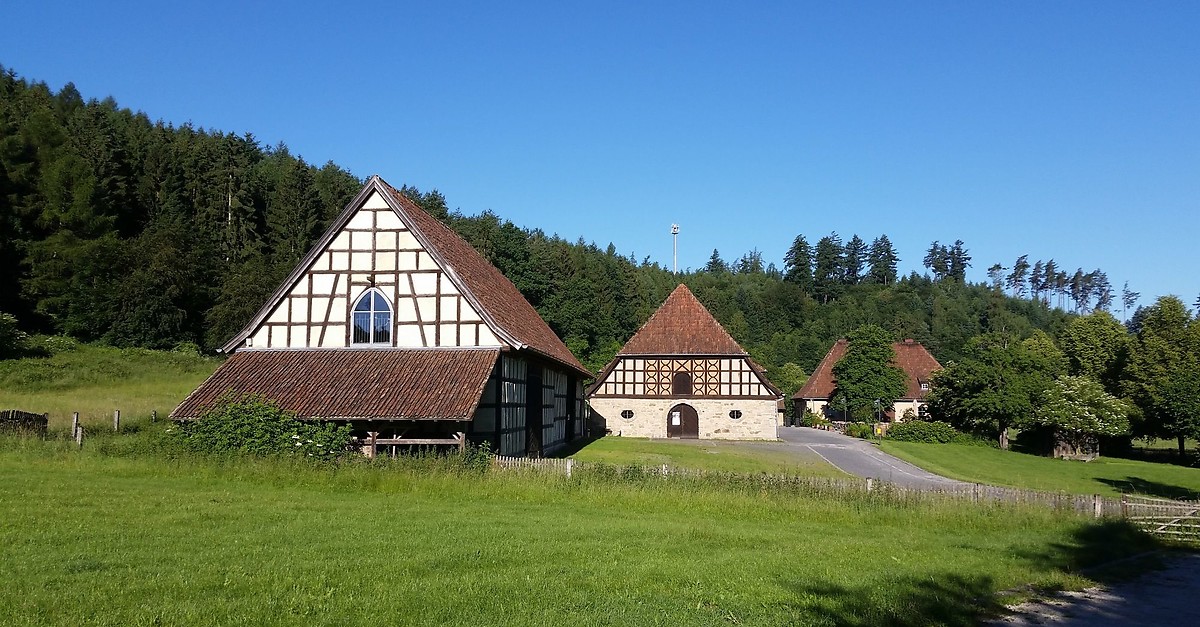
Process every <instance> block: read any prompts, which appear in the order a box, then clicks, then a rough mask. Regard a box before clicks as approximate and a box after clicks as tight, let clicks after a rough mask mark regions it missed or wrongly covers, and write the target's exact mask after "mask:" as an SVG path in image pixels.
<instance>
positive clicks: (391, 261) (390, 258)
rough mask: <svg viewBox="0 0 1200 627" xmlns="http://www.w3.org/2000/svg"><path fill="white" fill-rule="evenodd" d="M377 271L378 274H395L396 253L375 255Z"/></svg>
mask: <svg viewBox="0 0 1200 627" xmlns="http://www.w3.org/2000/svg"><path fill="white" fill-rule="evenodd" d="M375 270H376V271H377V272H395V271H396V253H377V254H376V255H375Z"/></svg>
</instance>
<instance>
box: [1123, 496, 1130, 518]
mask: <svg viewBox="0 0 1200 627" xmlns="http://www.w3.org/2000/svg"><path fill="white" fill-rule="evenodd" d="M1121 518H1129V495H1128V494H1122V495H1121Z"/></svg>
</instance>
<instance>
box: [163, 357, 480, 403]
mask: <svg viewBox="0 0 1200 627" xmlns="http://www.w3.org/2000/svg"><path fill="white" fill-rule="evenodd" d="M499 354H500V350H499V349H383V350H358V349H353V350H349V349H314V350H244V351H238V352H236V353H234V354H233V355H231V356H230V357H229V359H227V360H226V361H225V363H223V364H221V367H220V368H217V371H216V372H214V373H213V374H212V376H210V377H209V378H208V380H206V381H205V382H204V383H202V384H200V387H198V388H196V390H195V391H193V392H192V393H191V394H189V395H188V397H187V398H186V399H184V401H183V402H182V403H180V405H179V407H176V408H175V411H174V412H172V413H171V417H172V418H195V417H197V416H199V415H200V413H201V412H203V411H204V409H206V408H208V407H211V406H212V405H213V404H214V403H215V402H216V401H217V399H218V398H220V397H221V395H223V394H225V393H226V392H228V391H230V390H232V391H234V392H253V393H255V394H261V395H262V396H265V397H267V398H270V399H273V400H275V401H276V402H278V403H279V404H280V406H281V407H283V408H284V409H288V410H291V411H294V412H296V414H298V415H299V416H300V417H301V418H324V419H364V418H372V419H379V420H389V419H390V420H470V419H471V418H472V417H473V416H474V414H475V408H476V406H477V405H478V404H479V399H480V396H482V394H483V387H484V385H485V384H486V383H487V379H488V376H489V375H490V374H491V371H492V367H493V366H494V365H495V363H496V359H497V357H498V356H499Z"/></svg>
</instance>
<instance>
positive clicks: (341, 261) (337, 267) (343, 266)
mask: <svg viewBox="0 0 1200 627" xmlns="http://www.w3.org/2000/svg"><path fill="white" fill-rule="evenodd" d="M329 258H330V262H329V269H330V270H334V271H337V272H345V271H346V270H349V269H350V253H340V252H331V253H329Z"/></svg>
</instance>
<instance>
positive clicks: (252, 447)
mask: <svg viewBox="0 0 1200 627" xmlns="http://www.w3.org/2000/svg"><path fill="white" fill-rule="evenodd" d="M172 433H174V434H175V435H176V437H178V438H179V440H180V442H181V444H182V445H183V446H184V447H185V448H187V449H189V450H192V451H196V452H200V453H244V454H249V455H287V456H297V457H311V458H314V459H323V460H328V459H335V458H337V457H340V456H341V455H342V454H343V453H345V452H346V451H347V449H348V447H349V444H350V427H349V426H347V425H343V426H338V425H334V424H331V423H327V422H319V421H306V420H300V419H298V418H296V416H295V414H293V413H291V412H289V411H285V410H283V409H280V407H279V406H278V405H277V404H275V403H274V402H272V401H270V400H268V399H265V398H262V397H260V396H253V395H241V396H239V395H233V394H228V395H226V396H224V397H222V399H221V400H220V401H219V402H218V403H217V404H216V405H215V406H214V407H212V408H211V409H209V410H207V411H205V412H204V413H203V414H201V416H200V417H199V418H198V419H196V420H190V421H186V422H181V423H179V425H178V426H177V427H176V428H174V429H173V430H172Z"/></svg>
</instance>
